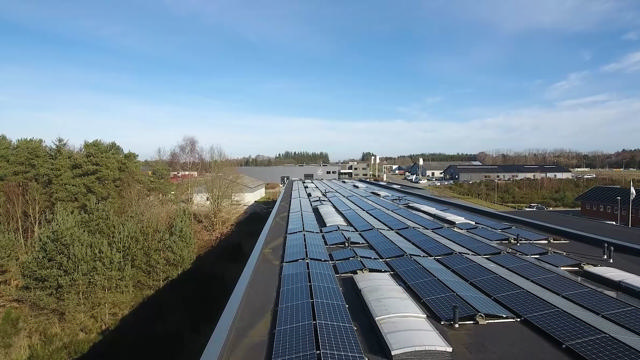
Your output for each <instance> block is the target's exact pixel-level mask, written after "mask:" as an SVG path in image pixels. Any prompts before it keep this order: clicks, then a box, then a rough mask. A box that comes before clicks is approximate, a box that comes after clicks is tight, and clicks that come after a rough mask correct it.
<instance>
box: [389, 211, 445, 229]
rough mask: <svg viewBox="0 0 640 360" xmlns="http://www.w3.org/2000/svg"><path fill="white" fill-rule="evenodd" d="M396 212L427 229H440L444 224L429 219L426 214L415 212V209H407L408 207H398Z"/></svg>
mask: <svg viewBox="0 0 640 360" xmlns="http://www.w3.org/2000/svg"><path fill="white" fill-rule="evenodd" d="M393 212H394V213H396V214H398V215H400V216H402V217H403V218H405V219H407V220H409V221H411V222H413V223H416V224H418V225H420V226H422V227H423V228H425V229H428V230H433V229H439V228H441V227H442V224H440V223H438V222H436V221H433V220H429V219H427V218H425V217H424V216H421V215H418V214H416V213H414V212H413V211H410V210H407V209H403V208H398V209H396V210H393Z"/></svg>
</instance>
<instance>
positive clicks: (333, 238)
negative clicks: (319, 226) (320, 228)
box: [324, 231, 347, 246]
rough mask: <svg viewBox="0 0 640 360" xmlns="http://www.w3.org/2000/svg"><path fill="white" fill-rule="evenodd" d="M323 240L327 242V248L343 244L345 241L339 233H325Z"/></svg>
mask: <svg viewBox="0 0 640 360" xmlns="http://www.w3.org/2000/svg"><path fill="white" fill-rule="evenodd" d="M324 240H325V241H326V242H327V244H328V245H329V246H332V245H338V244H344V242H345V241H347V239H346V238H345V237H344V235H342V233H341V232H339V231H335V232H330V233H325V234H324Z"/></svg>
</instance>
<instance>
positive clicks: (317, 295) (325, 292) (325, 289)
mask: <svg viewBox="0 0 640 360" xmlns="http://www.w3.org/2000/svg"><path fill="white" fill-rule="evenodd" d="M311 288H312V289H313V300H314V301H327V302H337V303H344V297H343V296H342V292H341V291H340V288H339V287H338V286H337V285H336V286H326V285H318V284H315V283H313V284H312V286H311Z"/></svg>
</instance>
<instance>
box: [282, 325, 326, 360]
mask: <svg viewBox="0 0 640 360" xmlns="http://www.w3.org/2000/svg"><path fill="white" fill-rule="evenodd" d="M291 358H296V359H297V358H301V359H302V358H310V359H315V358H316V342H315V334H314V331H313V323H312V322H307V323H303V324H300V325H296V326H290V327H287V328H282V329H277V330H276V333H275V338H274V341H273V356H272V359H274V360H276V359H278V360H280V359H291Z"/></svg>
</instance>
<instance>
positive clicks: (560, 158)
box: [478, 149, 640, 169]
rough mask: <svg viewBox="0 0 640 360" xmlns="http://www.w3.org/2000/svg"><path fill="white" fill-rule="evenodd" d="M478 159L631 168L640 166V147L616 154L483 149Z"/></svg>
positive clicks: (600, 167)
mask: <svg viewBox="0 0 640 360" xmlns="http://www.w3.org/2000/svg"><path fill="white" fill-rule="evenodd" d="M478 161H480V162H482V163H483V164H487V165H505V164H525V165H542V164H548V165H562V166H565V167H567V168H592V169H604V168H610V169H614V168H617V169H622V168H625V169H629V168H635V169H638V168H640V149H622V150H620V151H616V152H614V153H605V152H602V151H591V152H579V151H574V150H566V149H556V150H544V149H531V150H526V151H519V152H512V151H499V152H493V153H488V152H480V153H478Z"/></svg>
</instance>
